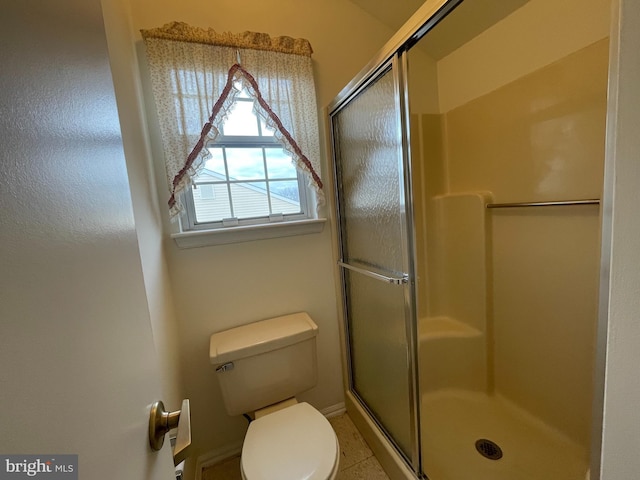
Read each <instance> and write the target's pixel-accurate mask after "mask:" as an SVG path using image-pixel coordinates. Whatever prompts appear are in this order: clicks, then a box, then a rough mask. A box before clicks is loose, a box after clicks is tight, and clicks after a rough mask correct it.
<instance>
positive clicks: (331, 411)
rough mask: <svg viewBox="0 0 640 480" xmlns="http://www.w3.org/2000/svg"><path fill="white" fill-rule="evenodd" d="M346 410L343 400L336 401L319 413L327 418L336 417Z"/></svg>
mask: <svg viewBox="0 0 640 480" xmlns="http://www.w3.org/2000/svg"><path fill="white" fill-rule="evenodd" d="M346 411H347V407H346V405H345V403H344V402H340V403H336V404H335V405H331V406H329V407H327V408H323V409H322V410H320V413H321V414H322V415H324V416H325V417H327V418H333V417H338V416H340V415H342V414H343V413H345V412H346Z"/></svg>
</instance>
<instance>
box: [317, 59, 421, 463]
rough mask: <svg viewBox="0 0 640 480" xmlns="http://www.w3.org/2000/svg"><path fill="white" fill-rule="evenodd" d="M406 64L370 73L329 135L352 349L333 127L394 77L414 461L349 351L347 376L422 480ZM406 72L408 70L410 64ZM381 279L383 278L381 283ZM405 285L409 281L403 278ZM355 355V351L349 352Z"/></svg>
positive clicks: (396, 62)
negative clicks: (363, 389)
mask: <svg viewBox="0 0 640 480" xmlns="http://www.w3.org/2000/svg"><path fill="white" fill-rule="evenodd" d="M403 61H406V60H404V59H403V58H402V57H401V56H400V55H399V53H398V52H394V54H393V55H392V56H391V58H389V59H387V60H386V61H385V62H382V63H381V64H380V65H378V68H376V70H375V71H373V72H372V73H371V75H369V76H368V77H367V78H365V79H363V81H362V82H359V83H358V85H357V88H354V89H353V90H352V91H351V92H350V94H349V95H347V96H345V97H344V99H343V100H342V101H341V102H340V103H339V104H336V105H335V106H334V107H333V108H332V109H331V110H330V112H329V117H330V125H331V128H330V134H331V145H332V156H333V167H334V172H333V173H334V178H335V182H336V188H335V190H334V193H335V205H336V217H337V218H336V223H337V225H339V228H338V229H337V234H338V245H339V249H340V253H339V256H340V258H339V262H338V264H339V265H340V266H341V267H342V268H341V272H340V280H341V287H342V303H343V305H342V308H343V312H344V316H345V322H344V328H345V338H346V339H347V342H348V343H349V344H350V338H351V334H350V331H349V322H348V320H347V319H346V317H347V315H348V313H347V312H348V311H349V309H348V300H347V299H348V295H347V280H346V270H347V269H351V270H358V269H354V268H353V267H350V266H348V265H346V264H345V260H346V259H345V255H344V241H343V240H344V239H343V235H342V225H343V218H342V212H341V208H340V199H339V196H340V192H339V189H340V188H339V184H340V183H341V181H340V172H339V168H338V161H339V160H338V158H337V154H336V151H335V148H333V147H334V146H335V143H334V142H335V135H334V131H335V126H334V122H333V119H334V116H335V115H336V114H338V113H339V112H340V111H341V110H342V109H343V108H344V107H346V106H348V105H349V104H350V102H351V100H353V99H355V98H356V97H357V96H358V95H359V94H360V93H361V92H363V91H364V90H366V89H367V88H368V87H369V86H371V85H372V84H373V83H375V82H376V81H377V80H378V79H380V78H381V77H382V76H383V75H385V74H387V73H391V74H392V76H393V84H394V103H395V108H396V111H397V113H398V123H399V125H400V132H399V133H400V137H401V138H400V139H399V140H400V142H399V143H400V148H401V152H400V155H399V156H400V161H399V165H398V167H399V169H398V170H399V173H400V175H401V178H399V179H398V180H399V194H400V195H399V196H400V198H402V206H403V207H404V209H403V211H402V212H401V228H400V230H401V231H400V232H399V235H400V237H401V242H402V243H403V248H402V264H403V269H404V272H405V274H406V275H405V279H406V285H404V286H402V288H404V319H405V334H406V340H407V365H408V372H407V382H408V389H409V409H410V411H409V418H410V420H409V422H410V424H409V431H410V437H411V452H410V458H409V457H407V456H405V454H404V453H403V452H402V449H401V448H400V447H399V446H398V444H397V443H396V441H395V440H394V438H393V437H392V435H391V434H390V433H389V432H388V431H387V430H386V428H385V427H384V426H383V425H382V423H381V422H380V421H379V420H378V418H377V417H376V415H375V414H374V413H373V412H372V411H371V410H370V409H369V407H368V406H367V404H366V402H365V401H364V400H363V399H362V398H361V397H360V395H359V394H358V393H357V391H356V389H355V382H354V378H353V368H352V360H351V355H350V352H348V353H347V355H346V360H347V376H348V380H347V381H348V386H349V391H350V393H351V394H352V395H353V396H354V398H355V399H356V400H357V401H358V403H359V404H360V406H361V407H362V408H363V409H364V410H365V411H366V412H367V414H368V415H369V417H370V418H371V419H372V420H373V422H374V423H375V424H376V426H377V427H378V428H379V429H380V431H381V432H382V433H383V435H384V436H385V437H386V438H387V440H388V441H389V442H390V443H391V444H392V445H393V447H394V448H395V450H396V451H397V452H398V454H399V455H400V456H401V457H402V459H403V460H404V461H405V462H406V463H407V466H409V467H410V468H411V469H412V470H413V471H414V472H415V473H416V474H417V475H420V473H421V469H422V466H421V448H420V414H419V408H420V399H419V388H418V387H419V386H418V382H417V379H418V375H417V365H418V355H417V352H418V349H417V329H416V325H417V323H416V309H415V298H416V294H415V265H414V261H413V259H414V258H415V248H414V242H413V238H414V234H413V229H414V225H413V208H412V201H411V199H412V191H411V162H410V159H411V156H410V152H409V137H408V122H407V119H408V116H407V115H406V114H405V112H406V111H407V109H406V108H405V106H406V104H405V101H406V98H407V97H406V79H405V76H404V74H403V71H406V70H405V69H404V68H403V67H402V66H401V62H403ZM405 67H406V65H405ZM361 274H365V275H369V276H377V277H379V275H376V274H375V273H368V272H361ZM379 279H380V278H379ZM403 280H404V279H403ZM391 283H396V284H397V285H398V286H401V283H400V282H391ZM347 350H350V349H347Z"/></svg>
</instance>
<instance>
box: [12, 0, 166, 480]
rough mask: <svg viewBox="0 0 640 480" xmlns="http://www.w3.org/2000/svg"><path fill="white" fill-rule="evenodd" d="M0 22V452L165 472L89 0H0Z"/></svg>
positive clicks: (132, 247)
mask: <svg viewBox="0 0 640 480" xmlns="http://www.w3.org/2000/svg"><path fill="white" fill-rule="evenodd" d="M0 31H1V32H2V33H1V34H0V35H1V36H2V41H1V42H0V63H1V64H2V75H0V92H1V93H0V112H1V115H0V136H1V138H2V148H1V149H0V152H1V153H0V155H1V156H2V158H1V159H0V205H1V209H0V306H1V308H0V405H2V408H1V409H0V431H1V432H2V436H1V438H0V454H1V455H10V454H15V455H27V454H31V455H38V456H41V457H42V458H43V461H46V460H47V459H50V458H51V457H52V456H59V455H63V454H65V455H78V472H77V473H79V478H92V479H98V480H100V479H105V480H107V479H108V480H112V479H114V478H127V479H160V478H163V479H168V478H171V477H172V476H173V463H172V460H171V453H170V449H169V446H168V444H169V442H168V441H167V442H165V446H164V447H163V449H162V450H161V451H160V452H158V453H152V452H151V450H150V448H149V446H148V433H147V430H148V421H149V407H150V405H151V403H152V402H153V401H155V400H159V399H160V381H159V380H160V373H159V371H158V368H157V362H156V360H157V359H156V356H155V351H154V346H153V341H152V332H151V325H150V317H149V311H148V307H147V301H146V296H145V290H144V285H143V277H142V269H141V263H140V255H139V251H138V245H137V240H136V234H135V227H134V223H133V214H132V207H131V199H130V192H129V184H128V181H127V172H126V168H125V161H124V156H123V149H122V143H121V138H120V126H119V123H118V117H117V111H116V103H115V97H114V93H113V86H112V83H111V73H110V70H109V62H108V57H107V47H106V40H105V33H104V25H103V20H102V12H101V6H100V1H99V0H63V1H60V0H55V1H53V0H22V1H19V2H15V1H4V2H2V15H1V16H0ZM3 463H4V462H3ZM54 463H55V462H54ZM3 467H4V464H0V477H2V478H5V476H4V475H5V473H6V469H5V470H3ZM6 468H8V467H6ZM21 478H22V477H21ZM36 478H37V477H36ZM56 478H58V477H56ZM64 478H74V477H73V476H71V475H69V476H68V477H67V476H65V477H64Z"/></svg>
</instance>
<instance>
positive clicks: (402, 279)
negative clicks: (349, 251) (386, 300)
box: [338, 262, 409, 285]
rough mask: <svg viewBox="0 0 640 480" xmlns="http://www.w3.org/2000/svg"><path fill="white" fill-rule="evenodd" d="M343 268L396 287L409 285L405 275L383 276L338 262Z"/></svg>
mask: <svg viewBox="0 0 640 480" xmlns="http://www.w3.org/2000/svg"><path fill="white" fill-rule="evenodd" d="M338 265H340V266H341V267H342V268H346V269H347V270H352V271H354V272H358V273H361V274H362V275H366V276H367V277H371V278H375V279H376V280H380V281H382V282H386V283H392V284H394V285H403V284H405V283H409V275H406V274H403V275H402V276H389V275H382V274H381V273H376V272H372V271H371V270H366V269H364V268H359V267H354V266H353V265H349V264H348V263H344V262H338Z"/></svg>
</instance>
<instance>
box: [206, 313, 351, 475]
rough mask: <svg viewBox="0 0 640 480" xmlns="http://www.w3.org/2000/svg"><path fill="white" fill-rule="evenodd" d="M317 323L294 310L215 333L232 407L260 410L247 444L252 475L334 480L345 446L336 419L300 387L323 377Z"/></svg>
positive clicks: (216, 358) (216, 360)
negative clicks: (305, 398) (304, 397)
mask: <svg viewBox="0 0 640 480" xmlns="http://www.w3.org/2000/svg"><path fill="white" fill-rule="evenodd" d="M317 335H318V326H317V325H316V324H315V323H314V322H313V320H311V318H310V317H309V315H307V314H306V313H304V312H302V313H295V314H292V315H286V316H283V317H277V318H271V319H269V320H263V321H260V322H255V323H251V324H248V325H243V326H241V327H237V328H233V329H231V330H226V331H224V332H219V333H216V334H214V335H212V336H211V342H210V347H209V357H210V360H211V363H212V364H214V365H216V366H217V368H216V374H217V377H218V381H219V382H220V386H221V388H222V396H223V399H224V404H225V408H226V410H227V413H228V414H229V415H241V414H243V413H251V412H255V420H253V421H252V422H251V423H250V424H249V429H248V430H247V435H246V437H245V440H244V444H243V446H242V458H241V468H242V478H243V479H245V480H302V479H305V480H333V479H335V478H336V477H337V474H338V462H339V457H340V454H339V452H340V449H339V447H338V439H337V438H336V435H335V432H334V431H333V428H331V425H330V424H329V421H328V420H327V419H326V418H325V417H324V415H322V414H321V413H320V412H319V411H317V410H316V409H315V408H313V407H312V406H311V405H309V404H308V403H298V402H297V401H296V399H295V395H297V394H299V393H301V392H303V391H305V390H308V389H310V388H312V387H313V386H315V384H316V382H317V357H316V336H317Z"/></svg>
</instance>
